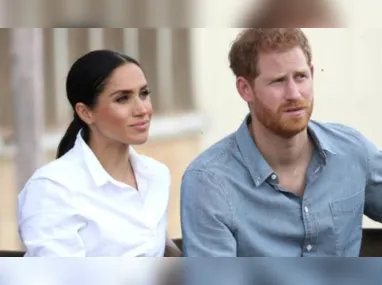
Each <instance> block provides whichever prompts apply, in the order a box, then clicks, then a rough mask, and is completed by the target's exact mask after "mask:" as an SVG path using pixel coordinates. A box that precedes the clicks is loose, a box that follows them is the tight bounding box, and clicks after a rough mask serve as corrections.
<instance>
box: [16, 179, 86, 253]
mask: <svg viewBox="0 0 382 285" xmlns="http://www.w3.org/2000/svg"><path fill="white" fill-rule="evenodd" d="M75 202H76V199H75V197H73V195H72V192H71V191H70V190H68V189H66V188H65V187H64V186H62V185H60V184H58V183H56V182H54V181H52V180H49V179H46V178H39V179H34V180H32V181H30V182H28V183H27V184H26V186H25V188H24V189H23V190H22V192H21V193H20V195H19V196H18V226H19V232H20V236H21V239H22V241H23V243H24V245H25V247H26V255H25V256H31V257H84V256H85V255H86V252H85V247H84V244H83V241H82V239H81V237H80V234H79V230H80V229H81V228H82V227H84V226H85V225H86V221H84V220H83V218H81V216H80V215H79V209H78V208H77V207H76V205H75Z"/></svg>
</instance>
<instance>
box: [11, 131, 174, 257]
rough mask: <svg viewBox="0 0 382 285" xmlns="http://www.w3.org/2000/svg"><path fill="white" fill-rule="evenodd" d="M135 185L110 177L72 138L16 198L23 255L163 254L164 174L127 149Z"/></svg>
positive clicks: (163, 169)
mask: <svg viewBox="0 0 382 285" xmlns="http://www.w3.org/2000/svg"><path fill="white" fill-rule="evenodd" d="M129 154H130V158H131V163H132V166H133V169H134V173H135V176H136V179H137V184H138V189H139V191H137V190H136V189H134V188H132V187H131V186H128V185H126V184H124V183H121V182H119V181H116V180H115V179H113V178H112V177H111V176H110V175H109V174H108V173H107V172H106V171H105V169H104V168H103V167H102V165H101V164H100V162H99V161H98V159H97V158H96V156H95V155H94V153H93V152H92V150H91V149H90V148H89V147H88V145H87V144H86V143H85V142H84V140H83V139H82V137H81V135H78V136H77V140H76V143H75V146H74V147H73V148H72V149H71V150H70V151H69V152H68V153H66V154H65V155H64V156H62V157H61V158H59V159H57V160H54V161H52V162H50V163H49V164H47V165H45V166H43V167H41V168H40V169H38V170H37V171H36V172H35V173H34V174H33V176H32V177H31V178H30V179H29V180H28V182H27V183H26V185H25V187H24V189H23V190H22V191H21V192H20V194H19V196H18V225H19V231H20V235H21V238H22V240H23V242H24V245H25V247H26V255H25V256H89V257H90V256H93V257H103V256H127V257H136V256H148V257H159V256H163V254H164V249H165V242H166V228H167V206H168V202H169V194H170V184H171V182H170V180H171V179H170V172H169V169H168V168H167V167H166V166H165V165H164V164H162V163H160V162H158V161H156V160H154V159H152V158H149V157H146V156H143V155H140V154H138V153H137V152H136V151H135V150H134V149H133V148H132V147H130V151H129Z"/></svg>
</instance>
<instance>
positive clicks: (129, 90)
mask: <svg viewBox="0 0 382 285" xmlns="http://www.w3.org/2000/svg"><path fill="white" fill-rule="evenodd" d="M147 87H148V85H147V84H145V85H143V86H142V87H141V88H139V91H141V90H143V89H147ZM119 93H124V94H128V95H131V94H134V90H133V89H119V90H116V91H114V92H112V93H110V94H109V96H113V95H115V94H119Z"/></svg>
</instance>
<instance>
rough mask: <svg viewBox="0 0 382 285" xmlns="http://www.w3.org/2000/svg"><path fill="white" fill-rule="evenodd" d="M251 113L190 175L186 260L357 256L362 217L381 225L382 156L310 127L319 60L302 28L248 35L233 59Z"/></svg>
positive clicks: (184, 204) (354, 140)
mask: <svg viewBox="0 0 382 285" xmlns="http://www.w3.org/2000/svg"><path fill="white" fill-rule="evenodd" d="M229 60H230V67H231V69H232V71H233V73H234V74H235V76H236V87H237V91H238V93H239V94H240V96H241V98H242V99H243V100H244V101H245V102H247V103H248V106H249V110H250V112H249V115H248V116H247V117H246V118H245V120H244V121H243V123H242V125H241V126H240V127H239V128H238V130H237V131H236V132H235V133H233V134H231V135H229V136H227V137H225V138H224V139H222V140H221V141H219V142H217V143H216V144H215V145H213V146H211V147H210V148H209V149H207V150H206V151H205V152H204V153H202V154H201V155H200V156H199V157H198V158H196V159H195V160H194V161H193V162H192V163H191V165H190V166H189V167H188V168H187V170H186V172H185V173H184V176H183V181H182V189H181V220H182V232H183V249H184V255H185V256H212V257H223V256H227V257H230V256H231V257H232V256H252V257H255V256H259V257H261V256H275V257H296V256H358V255H359V250H360V244H361V237H362V217H363V214H364V213H365V214H366V215H367V216H369V217H370V218H371V219H373V220H376V221H382V183H381V182H382V154H381V153H380V152H379V151H378V149H377V148H376V147H375V146H374V145H373V144H372V143H370V142H369V141H368V140H367V139H366V138H365V137H363V136H362V135H361V134H360V133H359V132H357V131H356V130H353V129H351V128H349V127H346V126H343V125H340V124H328V123H325V124H324V123H319V122H316V121H313V120H311V119H310V117H311V114H312V111H313V102H314V96H313V74H314V68H313V65H312V53H311V48H310V45H309V42H308V40H307V38H306V36H305V34H304V33H303V32H302V31H301V30H300V29H284V28H272V29H246V30H244V31H243V32H242V33H241V34H240V35H239V36H238V38H237V39H236V41H235V42H234V43H233V45H232V48H231V50H230V53H229Z"/></svg>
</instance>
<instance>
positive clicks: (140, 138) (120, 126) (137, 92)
mask: <svg viewBox="0 0 382 285" xmlns="http://www.w3.org/2000/svg"><path fill="white" fill-rule="evenodd" d="M89 113H90V116H91V121H92V123H91V124H90V128H91V130H92V132H93V137H94V135H95V136H100V135H101V136H103V137H104V138H106V139H108V140H112V141H116V142H119V143H123V144H127V145H138V144H142V143H145V142H146V141H147V139H148V135H149V127H150V121H151V117H152V105H151V100H150V90H149V88H148V86H147V81H146V77H145V75H144V73H143V71H142V69H141V68H140V67H139V66H137V65H135V64H132V63H127V64H124V65H122V66H120V67H118V68H117V69H115V70H114V72H113V73H112V74H111V76H110V78H109V79H108V80H107V82H106V86H105V88H104V90H103V92H102V93H101V94H100V95H99V96H98V98H97V104H96V106H95V107H94V108H93V109H92V110H90V111H89Z"/></svg>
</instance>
